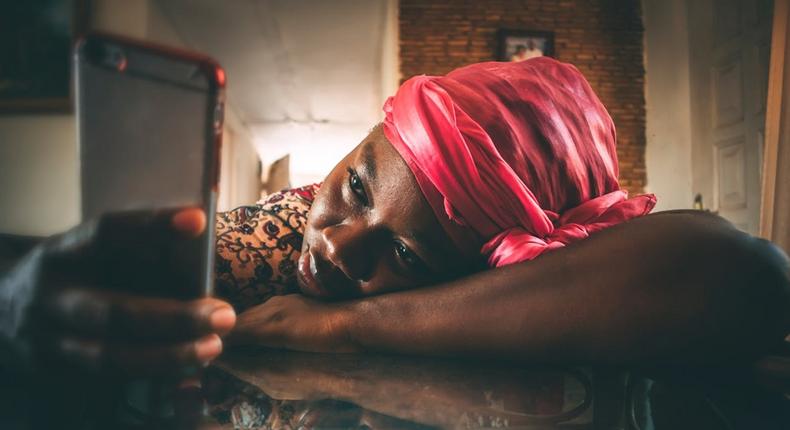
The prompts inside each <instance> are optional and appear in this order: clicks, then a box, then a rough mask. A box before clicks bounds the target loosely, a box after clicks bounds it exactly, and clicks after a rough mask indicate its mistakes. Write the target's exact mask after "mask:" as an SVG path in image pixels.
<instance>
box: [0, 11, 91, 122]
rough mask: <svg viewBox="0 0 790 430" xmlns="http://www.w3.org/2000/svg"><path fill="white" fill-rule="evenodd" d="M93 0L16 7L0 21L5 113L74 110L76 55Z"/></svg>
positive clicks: (0, 110)
mask: <svg viewBox="0 0 790 430" xmlns="http://www.w3.org/2000/svg"><path fill="white" fill-rule="evenodd" d="M89 1H90V0H32V1H20V2H14V3H13V6H11V7H9V8H6V9H5V10H4V11H3V14H2V16H0V114H21V113H69V112H72V111H73V102H72V100H73V94H72V92H73V88H72V87H73V84H72V77H71V74H72V73H71V69H72V67H71V51H72V47H73V46H74V42H75V41H76V39H77V38H78V37H79V36H80V35H82V34H84V33H85V31H86V30H87V28H88V23H89Z"/></svg>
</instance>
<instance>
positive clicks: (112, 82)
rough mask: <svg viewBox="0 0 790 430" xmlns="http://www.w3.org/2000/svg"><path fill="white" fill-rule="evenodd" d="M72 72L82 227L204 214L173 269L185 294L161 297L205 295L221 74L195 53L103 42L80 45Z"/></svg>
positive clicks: (95, 39) (109, 38)
mask: <svg viewBox="0 0 790 430" xmlns="http://www.w3.org/2000/svg"><path fill="white" fill-rule="evenodd" d="M74 68H75V77H76V85H75V93H76V106H77V134H78V140H79V151H80V175H81V192H82V218H83V220H88V219H96V218H99V217H101V216H102V215H104V214H106V213H110V212H123V211H149V210H168V209H175V208H180V207H201V208H203V210H204V211H205V213H206V215H207V219H208V223H207V228H206V231H205V232H204V233H203V234H202V235H201V236H200V237H199V238H197V239H196V240H195V241H193V242H191V243H190V245H189V249H188V250H186V251H185V252H184V253H182V256H181V257H179V260H181V261H177V262H174V263H173V264H174V265H178V266H179V267H178V268H176V269H180V270H181V271H183V272H184V273H188V274H189V277H190V278H193V279H190V280H188V281H186V282H185V283H186V284H188V285H191V287H189V288H188V289H187V290H184V289H183V288H185V287H182V290H180V291H179V290H177V289H176V290H175V291H171V292H168V295H174V296H178V297H182V298H195V297H201V296H205V295H209V294H210V293H211V291H212V290H213V282H214V274H213V267H214V244H215V238H214V235H215V232H214V222H212V221H213V219H214V214H215V211H216V207H215V206H216V197H217V183H218V179H219V166H220V162H219V154H220V145H221V143H222V125H223V109H224V87H225V73H224V71H223V69H222V68H221V67H220V66H219V64H218V63H217V62H216V61H214V60H212V59H211V58H209V57H206V56H204V55H201V54H197V53H192V52H187V51H183V50H178V49H173V48H169V47H164V46H158V45H154V44H150V43H146V42H140V41H135V40H131V39H128V38H125V37H120V36H115V35H109V34H102V33H96V34H89V35H87V36H85V37H83V38H82V39H81V40H80V41H79V42H78V43H77V45H76V47H75V54H74ZM171 293H172V294H171Z"/></svg>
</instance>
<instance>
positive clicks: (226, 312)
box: [45, 288, 236, 340]
mask: <svg viewBox="0 0 790 430" xmlns="http://www.w3.org/2000/svg"><path fill="white" fill-rule="evenodd" d="M45 311H46V312H47V314H48V315H49V316H51V318H52V319H53V320H54V321H56V322H57V323H59V324H61V326H60V327H61V328H62V329H65V330H70V331H74V332H78V333H82V334H89V335H93V336H98V337H102V338H109V339H147V340H153V339H160V340H173V339H192V338H196V337H199V336H203V335H206V334H209V333H217V334H220V335H224V334H226V333H228V332H230V331H231V330H232V329H233V326H234V325H235V324H236V313H235V312H234V310H233V308H232V307H231V306H230V305H229V304H228V303H227V302H224V301H222V300H219V299H216V298H212V297H207V298H202V299H197V300H191V301H181V300H176V299H168V298H159V297H140V296H134V295H130V294H125V293H120V292H113V291H104V290H97V289H85V288H68V289H64V290H62V291H58V292H53V293H52V294H51V295H50V296H49V298H48V300H47V301H46V302H45Z"/></svg>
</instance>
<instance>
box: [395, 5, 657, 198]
mask: <svg viewBox="0 0 790 430" xmlns="http://www.w3.org/2000/svg"><path fill="white" fill-rule="evenodd" d="M500 28H508V29H524V30H542V31H553V32H554V52H555V57H556V58H557V59H559V60H561V61H566V62H569V63H573V64H574V65H576V67H578V68H579V70H580V71H581V72H582V73H584V75H585V76H586V77H587V79H588V80H589V81H590V84H591V85H592V87H593V89H594V90H595V92H596V93H597V94H598V96H599V97H600V98H601V100H602V101H603V103H604V105H605V106H606V107H607V109H608V110H609V113H610V114H611V115H612V118H613V119H614V122H615V126H616V127H617V134H618V139H617V155H618V158H619V159H620V184H621V185H622V186H623V188H625V189H627V190H628V191H629V192H630V193H632V194H633V193H641V192H642V189H643V187H644V185H645V99H644V76H645V71H644V63H643V57H642V32H643V27H642V20H641V10H640V3H639V0H567V1H563V0H560V1H556V0H521V1H517V0H488V1H482V0H480V1H474V0H443V1H437V0H400V60H401V72H402V76H403V77H404V78H409V77H411V76H414V75H419V74H423V73H424V74H429V75H434V74H445V73H447V72H449V71H450V70H453V69H455V68H457V67H459V66H463V65H466V64H470V63H475V62H480V61H491V60H494V59H495V58H494V57H495V55H496V50H497V40H496V32H497V29H500Z"/></svg>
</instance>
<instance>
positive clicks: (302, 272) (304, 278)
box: [296, 248, 330, 297]
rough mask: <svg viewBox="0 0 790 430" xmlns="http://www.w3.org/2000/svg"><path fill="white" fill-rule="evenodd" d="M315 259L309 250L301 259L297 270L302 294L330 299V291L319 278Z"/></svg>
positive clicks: (297, 278)
mask: <svg viewBox="0 0 790 430" xmlns="http://www.w3.org/2000/svg"><path fill="white" fill-rule="evenodd" d="M317 272H318V271H317V269H316V265H315V259H314V258H313V255H312V253H311V252H310V249H309V248H308V249H307V250H306V251H305V252H303V253H302V255H301V256H300V257H299V264H298V266H297V270H296V280H297V281H298V282H299V287H300V289H301V290H302V293H304V294H306V295H308V296H316V297H328V296H329V295H330V294H329V291H327V290H326V288H324V286H323V285H322V284H321V281H319V279H318V277H317Z"/></svg>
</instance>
